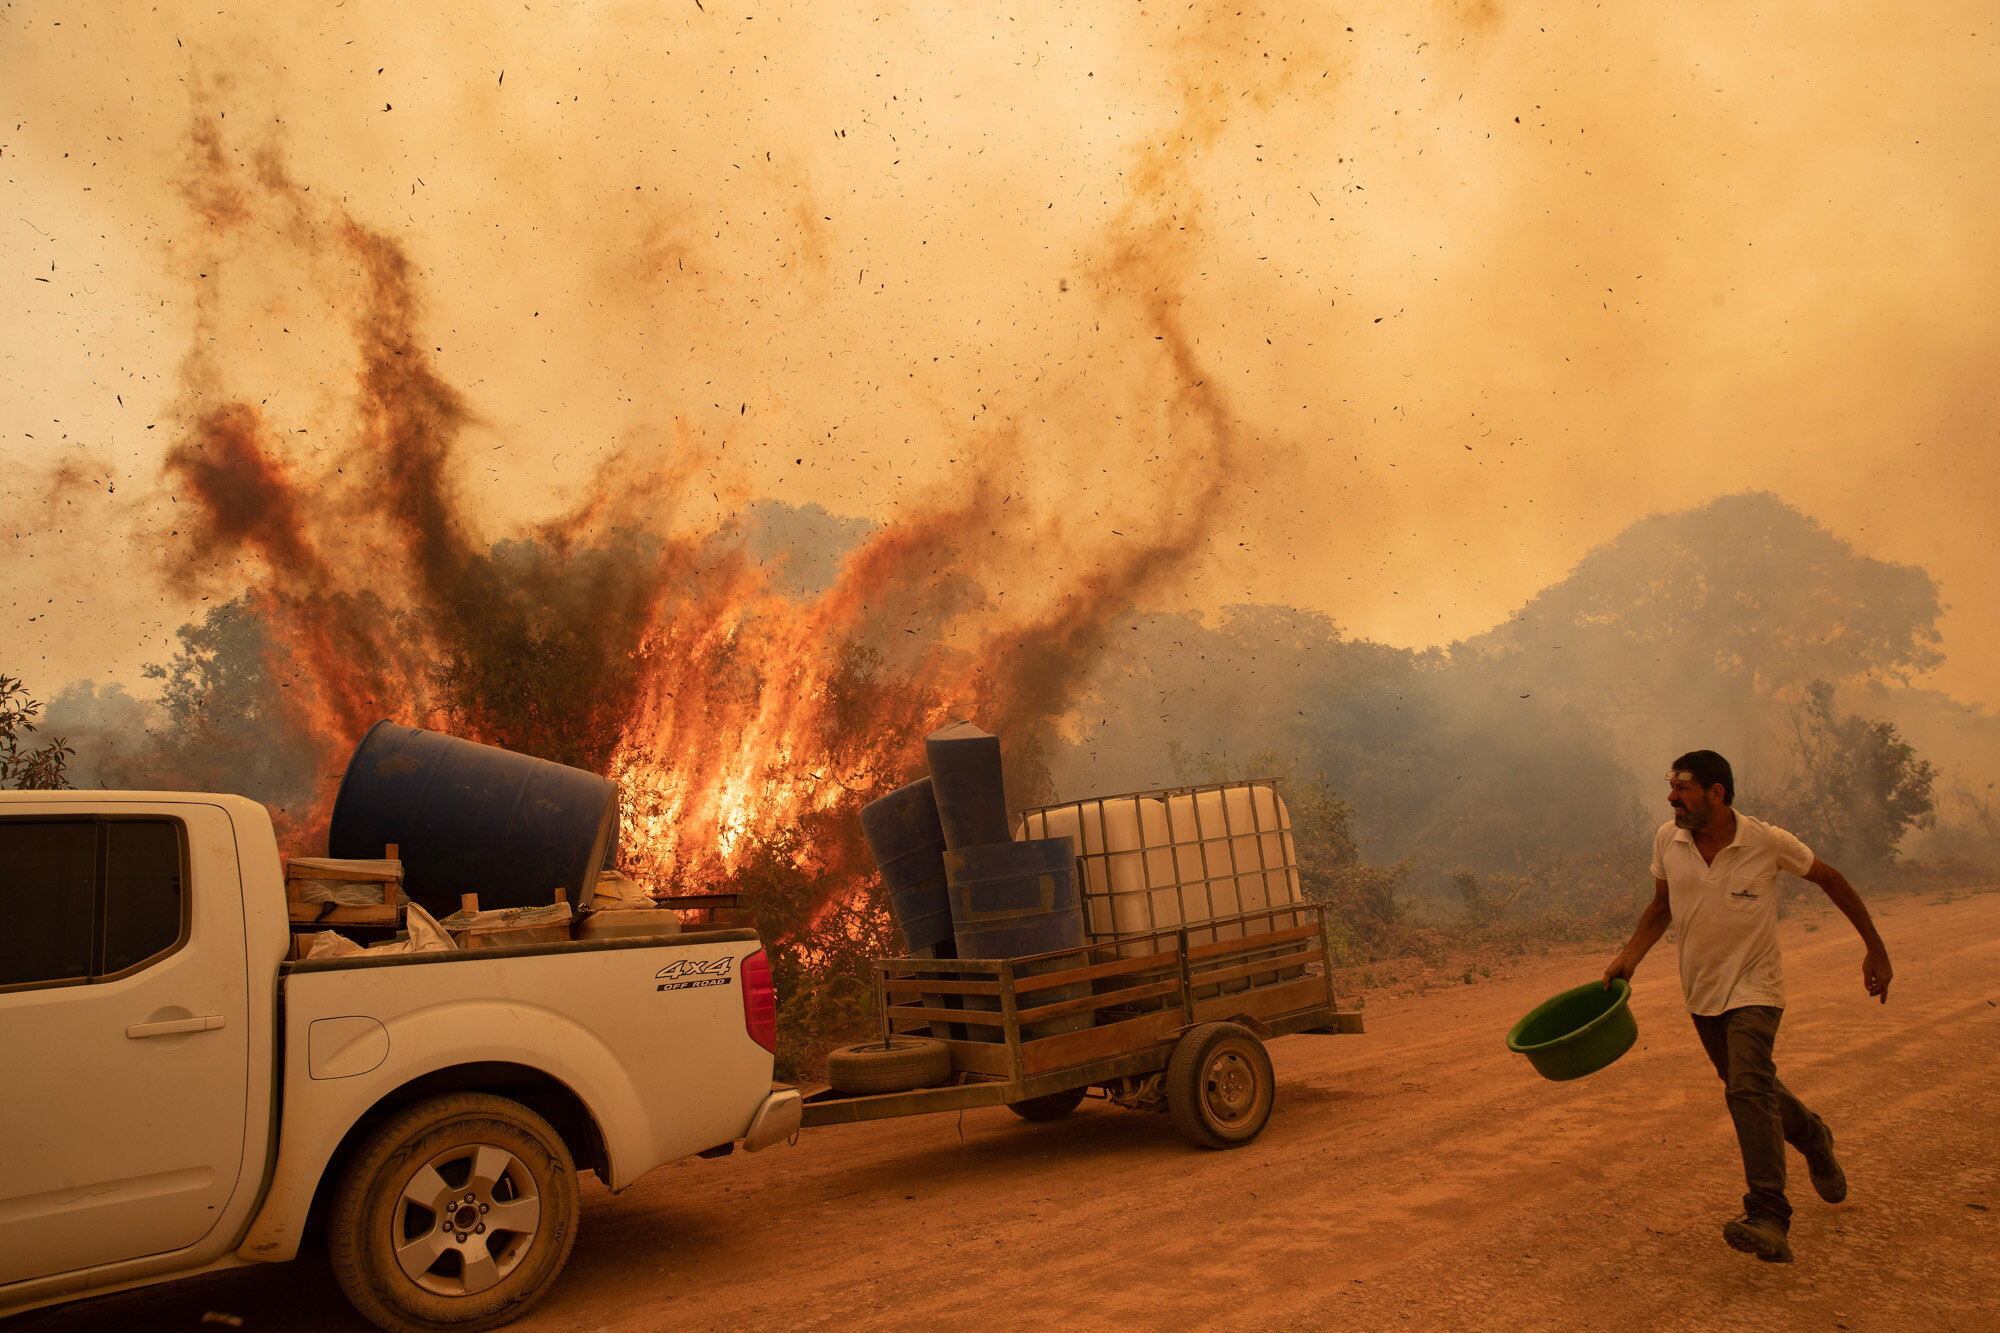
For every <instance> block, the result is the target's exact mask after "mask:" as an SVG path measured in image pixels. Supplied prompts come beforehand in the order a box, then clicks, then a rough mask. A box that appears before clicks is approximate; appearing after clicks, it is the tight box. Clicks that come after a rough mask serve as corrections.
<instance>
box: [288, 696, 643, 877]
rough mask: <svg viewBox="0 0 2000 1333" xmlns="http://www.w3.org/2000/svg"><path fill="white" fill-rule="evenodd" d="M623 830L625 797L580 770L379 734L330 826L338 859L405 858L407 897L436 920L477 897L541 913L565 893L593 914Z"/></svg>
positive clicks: (350, 776) (441, 740) (418, 733)
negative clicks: (389, 850)
mask: <svg viewBox="0 0 2000 1333" xmlns="http://www.w3.org/2000/svg"><path fill="white" fill-rule="evenodd" d="M617 823H618V788H617V786H616V784H614V783H612V782H611V781H610V780H609V779H607V778H602V777H599V776H598V775H597V774H595V773H586V772H584V771H583V770H582V769H579V768H570V767H568V766H566V765H563V764H553V763H550V762H549V761H548V760H546V759H534V758H531V757H529V756H528V755H525V754H515V753H514V752H513V751H512V750H502V749H498V748H496V747H494V746H491V745H479V744H476V743H475V742H472V741H467V740H460V739H459V738H458V737H456V736H446V735H442V734H441V733H439V732H435V731H423V730H421V729H419V728H417V727H404V726H398V725H397V724H396V723H394V722H377V723H376V724H375V725H374V726H372V727H370V728H369V729H368V734H367V735H366V736H363V737H362V738H361V744H360V745H358V746H356V747H355V750H354V757H353V758H351V759H349V760H348V761H347V773H346V775H345V776H344V777H342V778H341V782H340V791H339V793H338V794H337V795H336V796H335V797H334V801H333V815H332V818H331V819H330V820H329V821H328V825H327V838H326V841H327V854H328V855H329V856H338V857H353V858H357V859H362V860H366V859H370V858H374V857H379V856H381V855H382V853H383V849H384V848H385V847H386V846H387V845H388V844H390V843H392V842H393V843H396V844H397V845H398V847H399V848H400V852H399V854H400V856H401V857H402V861H403V891H404V892H406V893H408V894H409V895H410V899H411V901H413V902H416V903H418V904H420V905H421V906H422V907H423V909H424V910H425V911H427V912H429V913H430V914H431V915H432V916H438V917H442V916H449V915H450V914H451V913H453V912H456V911H457V910H458V906H459V903H458V900H459V895H461V894H466V893H476V894H478V895H479V905H480V907H482V908H496V907H533V906H542V905H546V904H548V903H552V902H554V901H555V897H556V890H557V889H562V890H563V891H564V892H565V893H566V894H567V895H568V897H569V901H570V902H571V903H573V904H574V905H576V906H577V907H588V906H589V905H590V895H591V892H592V891H593V890H594V889H595V888H596V886H597V873H598V871H600V870H602V869H603V868H604V862H605V856H606V854H607V853H608V852H609V850H610V848H611V845H612V837H613V834H614V832H615V830H616V828H617Z"/></svg>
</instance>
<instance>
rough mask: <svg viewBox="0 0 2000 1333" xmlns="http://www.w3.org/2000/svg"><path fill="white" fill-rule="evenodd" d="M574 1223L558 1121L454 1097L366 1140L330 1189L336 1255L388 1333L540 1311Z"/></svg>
mask: <svg viewBox="0 0 2000 1333" xmlns="http://www.w3.org/2000/svg"><path fill="white" fill-rule="evenodd" d="M576 1215H577V1187H576V1166H575V1164H574V1163H573V1162H572V1161H571V1160H570V1155H569V1149H568V1148H566V1147H565V1146H564V1145H563V1141H562V1138H561V1136H560V1135H558V1134H557V1133H556V1132H555V1130H554V1129H553V1128H551V1127H550V1125H549V1122H548V1121H546V1120H544V1119H542V1118H541V1117H540V1116H538V1115H536V1114H535V1113H534V1112H533V1111H530V1110H529V1109H528V1108H527V1107H525V1106H522V1105H521V1104H520V1103H518V1102H513V1101H509V1100H507V1099H506V1098H504V1097H494V1096H490V1095H488V1094H486V1093H455V1094H452V1095H450V1096H446V1097H437V1098H433V1099H432V1100H430V1101H425V1102H419V1103H418V1104H417V1105H415V1106H412V1107H410V1108H409V1109H408V1110H405V1111H403V1112H401V1113H400V1114H398V1115H395V1116H392V1117H391V1118H390V1119H389V1120H388V1121H386V1122H385V1123H384V1124H382V1125H381V1126H380V1127H379V1128H377V1129H376V1130H375V1132H374V1133H373V1134H371V1135H369V1137H368V1139H367V1140H366V1142H364V1143H363V1144H362V1147H361V1150H360V1151H359V1152H358V1153H356V1154H355V1156H354V1160H353V1161H351V1162H350V1163H348V1166H347V1170H346V1171H345V1173H344V1174H343V1175H342V1176H341V1179H340V1183H339V1185H338V1187H337V1188H336V1189H335V1192H334V1197H333V1208H332V1212H331V1214H330V1216H329V1217H328V1226H327V1252H328V1255H329V1257H330V1258H331V1259H332V1260H333V1273H334V1276H335V1277H336V1278H337V1279H338V1280H339V1282H340V1287H341V1290H342V1291H344V1292H346V1293H347V1298H348V1299H349V1300H350V1301H352V1302H354V1308H355V1309H357V1310H359V1311H360V1312H361V1313H362V1314H363V1315H365V1316H366V1317H367V1318H368V1319H370V1320H371V1321H373V1322H374V1323H376V1324H378V1325H380V1326H381V1327H383V1328H386V1329H389V1330H391V1333H417V1331H418V1330H422V1331H423V1333H437V1331H439V1330H461V1331H463V1333H472V1331H473V1330H477V1329H486V1328H497V1327H499V1326H500V1325H502V1324H506V1323H511V1322H512V1321H513V1320H515V1319H517V1318H519V1317H520V1316H521V1315H522V1314H523V1313H525V1312H526V1311H527V1309H528V1308H529V1307H530V1306H532V1305H533V1304H534V1303H535V1302H536V1301H538V1300H540V1299H541V1298H542V1296H543V1295H544V1294H545V1293H546V1292H547V1291H548V1289H549V1287H550V1286H551V1285H552V1284H553V1283H554V1282H555V1279H556V1275H557V1274H558V1273H560V1272H561V1271H562V1268H563V1265H564V1264H565V1263H566V1262H568V1260H569V1252H570V1248H571V1247H572V1246H573V1245H574V1244H575V1243H576Z"/></svg>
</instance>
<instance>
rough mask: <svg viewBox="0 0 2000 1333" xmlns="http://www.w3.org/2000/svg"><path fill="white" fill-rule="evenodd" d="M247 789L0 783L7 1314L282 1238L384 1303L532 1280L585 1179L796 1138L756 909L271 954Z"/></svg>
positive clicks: (421, 1320) (389, 1313)
mask: <svg viewBox="0 0 2000 1333" xmlns="http://www.w3.org/2000/svg"><path fill="white" fill-rule="evenodd" d="M289 942H290V927H289V924H288V917H287V907H286V902H285V893H284V885H283V879H282V872H281V868H280V864H279V860H278V850H277V844H276V841H275V839H274V838H273V835H272V829H271V821H270V817H269V816H268V815H267V814H266V812H265V810H264V807H263V806H261V805H258V804H256V803H255V802H253V801H249V800H246V799H244V798H242V797H238V796H210V795H191V794H186V793H170V792H102V791H98V792H0V1315H6V1314H11V1313H14V1312H16V1311H20V1310H26V1309H30V1308H33V1307H35V1306H39V1305H48V1304H52V1303H55V1302H58V1301H64V1300H73V1299H76V1298H77V1297H81V1296H89V1295H96V1294H99V1293H102V1292H108V1291H116V1290H120V1289H123V1288H127V1287H136V1286H141V1285H145V1284H148V1283H154V1282H163V1281H167V1280H170V1279H174V1278H180V1277H186V1276H189V1275H191V1274H195V1273H203V1272H211V1271H214V1270H217V1269H222V1268H230V1267H235V1266H239V1265H246V1264H252V1263H276V1262H282V1261H284V1260H288V1259H291V1258H292V1257H293V1256H294V1255H295V1254H297V1252H298V1248H299V1243H300V1236H301V1234H302V1233H303V1232H304V1230H305V1227H306V1222H307V1219H308V1217H309V1216H312V1217H320V1216H323V1217H324V1218H325V1222H326V1230H327V1242H328V1248H329V1251H330V1253H331V1255H332V1260H333V1268H334V1272H335V1274H336V1275H337V1277H338V1279H339V1281H340V1284H341V1286H342V1288H343V1289H344V1290H345V1291H346V1292H347V1294H348V1296H349V1297H350V1298H351V1299H352V1300H353V1302H354V1304H355V1306H356V1308H358V1309H359V1310H360V1311H361V1313H362V1314H364V1315H366V1316H367V1317H368V1318H369V1319H371V1320H373V1321H374V1322H375V1323H377V1324H379V1325H381V1326H382V1327H383V1328H388V1329H395V1330H409V1329H457V1330H470V1329H482V1328H492V1327H495V1326H497V1325H500V1324H504V1323H506V1322H508V1321H509V1320H511V1319H513V1318H515V1317H516V1316H518V1315H520V1314H521V1313H522V1312H523V1311H525V1310H526V1309H527V1308H528V1307H529V1305H531V1304H532V1303H533V1302H534V1301H535V1300H536V1299H537V1298H538V1297H540V1296H541V1295H542V1294H543V1293H544V1292H545V1291H547V1290H548V1288H549V1286H550V1284H551V1283H552V1282H553V1281H554V1279H555V1277H556V1274H557V1273H558V1272H560V1271H561V1269H562V1266H563V1264H564V1262H565V1261H566V1260H567V1259H568V1257H569V1252H570V1248H571V1246H572V1244H573V1243H574V1241H575V1235H576V1223H577V1180H576V1172H577V1170H578V1169H579V1168H583V1167H587V1168H589V1169H590V1170H593V1171H595V1172H596V1173H597V1175H598V1177H599V1178H600V1179H601V1180H603V1181H604V1183H605V1184H606V1185H607V1186H609V1187H610V1188H611V1189H613V1190H617V1189H622V1188H624V1187H625V1186H627V1185H629V1184H631V1183H632V1182H633V1181H634V1180H636V1179H637V1178H638V1177H639V1176H641V1175H643V1174H645V1173H646V1172H647V1171H650V1170H652V1169H653V1168H654V1167H656V1166H660V1165H663V1164H665V1163H668V1162H672V1161H675V1160H678V1159H680V1158H683V1157H686V1156H688V1155H690V1154H693V1153H701V1152H711V1153H713V1152H719V1151H728V1150H729V1149H730V1148H731V1147H732V1146H733V1145H734V1144H735V1143H736V1142H737V1141H739V1140H741V1141H742V1144H743V1146H744V1147H745V1148H747V1149H749V1150H751V1151H755V1150H757V1149H760V1148H764V1147H767V1146H769V1145H770V1144H772V1143H776V1142H779V1141H781V1140H783V1139H786V1138H788V1137H790V1136H791V1134H792V1133H793V1132H794V1131H795V1130H796V1129H797V1127H798V1124H799V1120H800V1105H799V1096H798V1094H797V1093H796V1092H793V1091H791V1090H789V1089H774V1088H773V1087H772V1084H771V1067H772V1050H773V1048H774V1046H775V1045H776V1037H775V1029H776V1009H775V1005H774V1002H773V997H772V992H771V985H770V971H769V968H768V965H767V961H766V958H765V955H764V953H763V951H762V949H761V948H760V947H759V945H758V941H757V937H756V935H755V933H754V932H752V931H748V930H713V931H705V932H701V933H689V934H683V935H679V936H666V937H649V938H641V939H614V940H604V941H596V942H585V943H572V944H548V945H528V946H521V947H515V948H503V949H492V950H484V951H467V952H458V951H451V952H439V953H421V954H403V955H395V956H390V957H365V956H364V957H348V958H336V959H319V960H307V961H301V962H287V961H285V959H286V955H287V953H288V951H289Z"/></svg>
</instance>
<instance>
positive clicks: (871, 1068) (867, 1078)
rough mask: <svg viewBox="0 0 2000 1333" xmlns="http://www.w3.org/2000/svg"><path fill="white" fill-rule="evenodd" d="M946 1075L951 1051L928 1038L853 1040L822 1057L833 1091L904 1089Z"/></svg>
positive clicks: (926, 1084)
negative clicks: (824, 1060) (852, 1042)
mask: <svg viewBox="0 0 2000 1333" xmlns="http://www.w3.org/2000/svg"><path fill="white" fill-rule="evenodd" d="M950 1077H951V1051H950V1050H949V1049H948V1048H947V1047H946V1046H945V1044H944V1043H943V1042H941V1041H937V1040H935V1039H934V1038H931V1037H912V1036H909V1035H907V1034H899V1035H897V1036H894V1037H891V1038H889V1040H888V1041H887V1042H886V1043H885V1042H881V1041H863V1042H856V1043H855V1044H854V1045H852V1046H842V1047H840V1048H839V1049H838V1050H834V1051H830V1052H828V1053H827V1057H826V1081H827V1082H828V1083H830V1084H832V1085H833V1090H834V1091H835V1092H845V1093H852V1094H866V1093H871V1092H908V1091H910V1090H911V1089H912V1088H929V1087H935V1086H936V1085H937V1084H940V1083H942V1082H944V1081H945V1080H946V1079H948V1078H950Z"/></svg>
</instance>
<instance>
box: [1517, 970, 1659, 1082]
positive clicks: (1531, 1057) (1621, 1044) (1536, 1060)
mask: <svg viewBox="0 0 2000 1333" xmlns="http://www.w3.org/2000/svg"><path fill="white" fill-rule="evenodd" d="M1631 998H1632V983H1631V982H1629V981H1627V980H1625V979H1624V978H1623V977H1619V978H1617V979H1616V980H1614V981H1613V982H1612V983H1611V989H1610V990H1606V989H1605V988H1604V983H1603V982H1601V981H1593V982H1590V983H1588V984H1586V985H1582V986H1578V987H1576V988H1574V989H1573V990H1566V991H1564V992H1563V993H1562V994H1560V995H1556V996H1552V997H1550V998H1549V999H1546V1000H1544V1001H1542V1002H1541V1003H1540V1004H1538V1005H1536V1006H1535V1007H1534V1008H1533V1009H1530V1010H1529V1011H1528V1015H1527V1017H1525V1018H1523V1019H1522V1020H1521V1021H1520V1022H1518V1023H1516V1024H1515V1025H1514V1027H1513V1030H1512V1031H1510V1032H1508V1034H1507V1049H1508V1050H1510V1051H1519V1052H1520V1053H1521V1054H1522V1055H1525V1056H1527V1057H1528V1063H1529V1064H1531V1065H1533V1066H1534V1067H1535V1072H1536V1073H1538V1074H1540V1075H1541V1076H1542V1077H1543V1078H1546V1079H1554V1080H1555V1081H1556V1082H1558V1083H1560V1082H1562V1081H1563V1080H1565V1079H1572V1078H1582V1077H1583V1076H1584V1075H1585V1074H1594V1073H1596V1072H1597V1071H1598V1070H1600V1069H1602V1068H1604V1066H1606V1065H1608V1064H1610V1063H1611V1062H1612V1061H1614V1060H1616V1059H1617V1058H1618V1057H1619V1056H1621V1055H1623V1054H1625V1052H1627V1051H1629V1050H1631V1049H1632V1043H1633V1042H1635V1041H1637V1040H1638V1039H1639V1024H1638V1023H1637V1022H1636V1021H1635V1020H1634V1019H1633V1017H1632V1006H1631V1004H1630V1003H1628V1002H1629V1001H1630V1000H1631Z"/></svg>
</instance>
